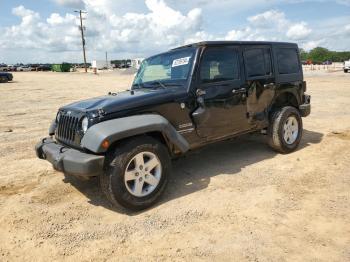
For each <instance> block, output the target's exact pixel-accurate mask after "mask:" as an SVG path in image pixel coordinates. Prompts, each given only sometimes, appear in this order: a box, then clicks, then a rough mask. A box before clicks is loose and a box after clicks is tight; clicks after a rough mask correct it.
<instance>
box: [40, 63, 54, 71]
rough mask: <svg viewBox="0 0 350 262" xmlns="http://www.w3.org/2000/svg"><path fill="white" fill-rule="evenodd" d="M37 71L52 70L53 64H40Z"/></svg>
mask: <svg viewBox="0 0 350 262" xmlns="http://www.w3.org/2000/svg"><path fill="white" fill-rule="evenodd" d="M37 71H51V65H48V64H45V65H39V66H38V67H37Z"/></svg>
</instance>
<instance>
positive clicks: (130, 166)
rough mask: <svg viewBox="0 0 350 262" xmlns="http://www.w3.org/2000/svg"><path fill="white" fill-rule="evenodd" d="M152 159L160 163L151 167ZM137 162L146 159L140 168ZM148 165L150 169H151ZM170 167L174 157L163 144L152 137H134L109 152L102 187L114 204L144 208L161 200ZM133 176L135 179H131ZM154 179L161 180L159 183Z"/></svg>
mask: <svg viewBox="0 0 350 262" xmlns="http://www.w3.org/2000/svg"><path fill="white" fill-rule="evenodd" d="M140 156H142V157H140ZM140 159H142V160H140ZM151 159H152V160H154V161H153V162H154V163H159V165H158V166H156V167H154V168H151V167H152V166H153V165H152V166H151V164H150V163H151V162H148V161H150V160H151ZM137 161H139V162H138V163H141V161H144V162H143V163H144V167H140V166H139V165H138V164H137ZM157 161H158V162H157ZM136 165H137V166H138V167H136ZM147 166H149V167H150V170H147ZM170 169H171V161H170V156H169V153H168V150H167V148H166V147H165V146H164V145H163V144H162V143H160V142H159V141H157V140H155V139H154V138H152V137H148V136H139V137H134V138H131V139H128V140H125V141H123V142H122V143H121V144H119V145H118V146H117V147H116V148H115V150H112V151H111V152H109V153H107V155H106V162H105V167H104V174H102V175H100V186H101V189H102V191H103V193H104V194H105V195H106V197H107V199H108V200H109V201H110V202H111V203H112V205H114V206H118V204H120V205H122V206H123V207H125V208H127V209H130V210H134V211H138V210H143V209H146V208H148V207H150V206H152V205H153V204H154V203H156V201H157V200H159V198H160V196H161V195H162V193H163V192H164V190H165V188H166V185H167V182H168V176H169V173H170ZM127 170H129V171H128V172H127ZM127 173H128V174H129V175H127ZM130 174H132V175H130ZM159 174H160V175H159ZM130 177H131V178H132V179H131V180H128V179H130ZM151 177H152V179H150V178H151ZM140 179H141V180H143V182H140ZM147 179H148V180H149V179H150V180H149V181H151V180H152V183H153V185H151V184H148V183H147V181H148V180H147ZM154 179H156V180H158V184H156V183H155V181H156V180H154ZM136 183H137V185H138V186H137V185H136ZM141 183H142V185H141V186H140V184H141ZM140 188H141V191H140V190H139V189H140Z"/></svg>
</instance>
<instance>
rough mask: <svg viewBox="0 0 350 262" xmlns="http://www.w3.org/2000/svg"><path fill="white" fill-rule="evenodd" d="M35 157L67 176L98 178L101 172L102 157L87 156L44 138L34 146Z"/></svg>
mask: <svg viewBox="0 0 350 262" xmlns="http://www.w3.org/2000/svg"><path fill="white" fill-rule="evenodd" d="M35 151H36V155H37V157H38V158H40V159H45V160H47V161H49V162H50V163H51V164H52V166H53V167H54V169H56V170H58V171H61V172H63V173H65V174H69V175H77V176H87V177H91V176H98V175H100V174H101V173H102V171H103V163H104V158H105V157H104V156H99V155H93V154H87V153H84V152H81V151H79V150H76V149H72V148H69V147H65V146H63V145H60V144H58V143H57V142H56V141H55V140H53V139H52V138H44V139H43V140H42V141H41V142H39V143H38V144H37V145H36V146H35Z"/></svg>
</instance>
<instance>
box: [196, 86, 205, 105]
mask: <svg viewBox="0 0 350 262" xmlns="http://www.w3.org/2000/svg"><path fill="white" fill-rule="evenodd" d="M206 93H207V92H205V90H202V89H197V91H196V96H197V102H198V104H199V105H200V106H201V107H202V108H204V98H203V96H204V95H205V94H206Z"/></svg>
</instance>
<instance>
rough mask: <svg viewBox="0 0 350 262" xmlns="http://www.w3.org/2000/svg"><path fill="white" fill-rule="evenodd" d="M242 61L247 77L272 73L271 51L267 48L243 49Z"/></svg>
mask: <svg viewBox="0 0 350 262" xmlns="http://www.w3.org/2000/svg"><path fill="white" fill-rule="evenodd" d="M244 63H245V68H246V72H247V76H248V78H251V77H265V76H269V75H271V74H272V66H271V52H270V49H268V48H252V49H247V50H245V51H244Z"/></svg>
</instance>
